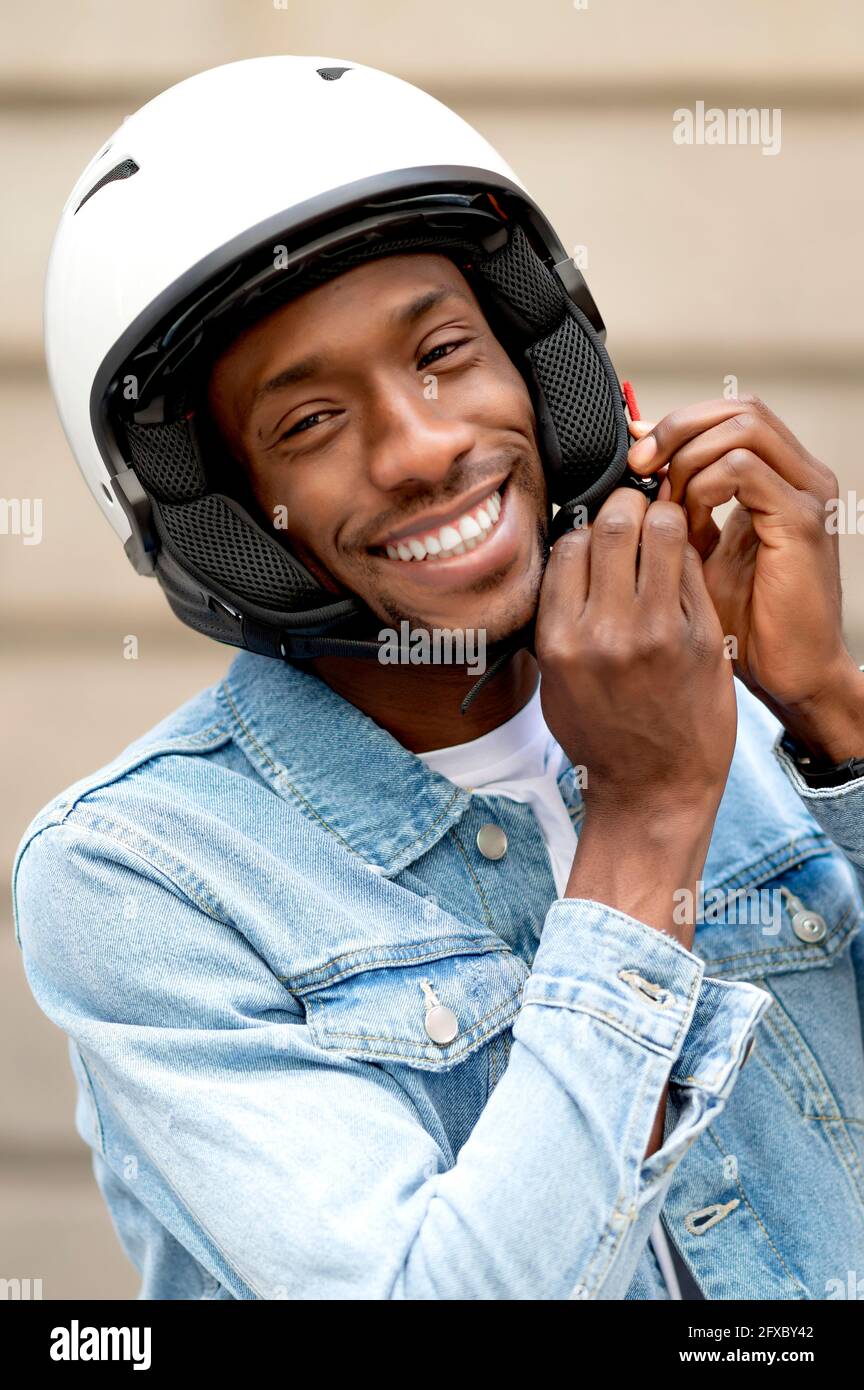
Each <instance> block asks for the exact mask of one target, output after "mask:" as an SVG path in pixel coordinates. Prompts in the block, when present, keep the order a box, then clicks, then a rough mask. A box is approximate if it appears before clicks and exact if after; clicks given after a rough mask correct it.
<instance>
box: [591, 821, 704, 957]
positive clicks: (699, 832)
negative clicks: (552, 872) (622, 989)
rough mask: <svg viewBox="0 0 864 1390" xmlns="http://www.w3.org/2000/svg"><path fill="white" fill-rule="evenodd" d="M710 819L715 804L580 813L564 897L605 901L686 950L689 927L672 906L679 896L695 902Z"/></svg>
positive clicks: (690, 933) (676, 904) (690, 937)
mask: <svg viewBox="0 0 864 1390" xmlns="http://www.w3.org/2000/svg"><path fill="white" fill-rule="evenodd" d="M715 815H716V806H713V807H711V808H702V809H700V810H699V811H698V812H694V811H693V810H692V809H691V810H690V811H689V813H688V814H686V815H685V814H684V813H683V812H676V813H675V814H674V815H665V816H664V815H662V814H655V815H652V817H651V818H645V817H641V818H635V817H622V816H621V815H619V816H617V817H616V818H615V819H614V820H611V819H608V818H604V817H602V816H600V815H596V814H595V815H594V816H592V815H591V814H590V813H587V812H586V818H585V821H584V823H583V826H582V829H581V831H580V833H579V841H578V844H577V848H576V853H575V856H574V858H573V866H572V869H571V871H570V877H569V879H568V882H567V886H566V889H565V892H564V896H565V897H568V898H586V899H589V900H590V901H592V902H599V903H605V904H606V906H607V907H611V908H615V909H616V910H617V911H619V912H626V913H627V915H628V916H630V917H634V918H636V920H637V921H640V922H645V923H646V924H647V925H648V926H651V927H654V928H656V929H658V930H660V931H665V932H668V933H669V935H671V936H674V937H675V938H676V939H677V940H678V941H680V942H681V943H682V945H684V946H687V947H688V949H689V947H690V946H691V945H692V941H693V933H694V923H693V922H691V921H687V922H681V920H680V918H681V914H680V910H679V911H678V912H676V908H677V907H679V905H680V903H681V902H682V894H685V893H690V894H693V895H694V899H695V894H696V890H697V884H698V880H699V878H700V875H701V873H702V870H703V868H704V865H705V859H706V857H707V854H708V848H709V845H710V843H711V832H712V829H713V825H714V818H715Z"/></svg>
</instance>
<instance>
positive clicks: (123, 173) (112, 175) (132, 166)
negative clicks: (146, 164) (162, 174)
mask: <svg viewBox="0 0 864 1390" xmlns="http://www.w3.org/2000/svg"><path fill="white" fill-rule="evenodd" d="M109 148H110V147H109ZM138 168H139V166H138V165H137V164H136V163H135V160H134V159H124V160H123V161H122V162H121V163H120V164H115V165H114V168H113V169H109V170H108V173H107V174H103V175H102V177H101V179H99V181H98V182H97V183H94V185H93V187H92V188H91V189H90V192H89V193H85V194H84V197H83V198H82V199H81V202H80V203H79V204H78V206H77V208H76V209H75V212H80V211H81V209H82V208H83V206H84V204H85V203H86V202H87V199H88V198H92V197H93V194H94V193H98V192H99V189H100V188H104V187H105V185H106V183H113V182H114V180H115V179H128V178H131V177H132V175H133V174H137V173H138ZM74 215H75V214H74V213H73V216H74Z"/></svg>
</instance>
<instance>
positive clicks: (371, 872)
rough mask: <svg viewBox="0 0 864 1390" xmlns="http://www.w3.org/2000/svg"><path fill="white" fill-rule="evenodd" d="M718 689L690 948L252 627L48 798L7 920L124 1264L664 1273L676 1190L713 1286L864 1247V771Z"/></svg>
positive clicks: (500, 802) (569, 774)
mask: <svg viewBox="0 0 864 1390" xmlns="http://www.w3.org/2000/svg"><path fill="white" fill-rule="evenodd" d="M737 691H738V702H739V726H738V738H737V745H736V751H735V756H734V759H733V763H732V767H731V771H730V775H729V780H728V784H727V788H726V792H725V795H724V797H723V801H722V804H721V807H720V811H719V815H718V817H717V822H716V826H715V830H714V835H713V839H712V843H711V848H710V852H709V855H708V860H707V863H706V867H705V872H704V883H705V891H706V897H705V904H704V906H705V914H704V915H705V917H706V920H705V921H704V922H702V923H701V924H700V925H699V926H698V928H697V934H696V940H695V945H694V950H693V951H688V950H686V949H685V948H684V947H683V946H681V945H680V944H679V943H678V942H677V941H676V940H675V939H674V938H673V937H672V936H671V935H667V934H665V933H662V932H659V931H656V930H654V929H652V928H650V927H648V926H647V925H645V924H644V923H641V922H639V921H636V920H635V919H633V918H631V917H629V916H628V915H626V914H625V913H623V912H618V911H615V910H613V909H612V908H609V907H606V906H603V905H600V904H598V903H594V902H591V901H588V900H584V899H556V890H555V885H554V882H553V878H552V872H551V868H550V864H549V858H548V854H547V851H546V848H545V845H544V842H543V838H542V835H541V832H540V828H539V826H538V824H537V821H536V819H535V818H534V814H533V812H532V811H531V809H530V807H528V806H526V805H524V804H522V803H518V802H514V801H512V800H508V799H506V798H501V797H489V798H484V797H481V796H479V795H477V794H472V793H471V792H469V791H465V790H462V789H461V788H458V787H456V786H455V785H454V784H453V783H452V782H450V781H448V780H447V779H446V778H444V777H442V776H440V775H439V774H437V773H435V772H433V771H431V770H430V769H429V768H427V767H426V765H425V764H424V763H423V762H422V761H421V760H420V759H419V758H417V757H416V756H415V755H414V754H412V753H410V752H408V751H407V750H406V749H405V748H404V747H402V746H401V745H400V744H399V743H398V742H397V741H396V740H395V739H393V738H392V737H391V736H390V735H389V734H388V733H386V732H385V731H384V730H382V729H381V728H380V727H379V726H377V725H376V724H375V723H374V722H373V721H372V720H370V719H369V718H367V716H365V715H364V714H362V713H361V712H360V711H359V710H357V709H356V708H355V707H354V706H352V705H350V704H349V703H347V702H346V701H344V700H343V699H341V698H340V697H339V696H337V695H336V694H335V693H334V692H333V691H332V690H330V689H329V687H328V686H326V685H325V684H323V683H322V682H321V681H320V680H319V679H318V678H317V677H315V676H314V675H312V674H310V673H309V672H308V671H303V670H300V669H299V668H297V667H292V666H290V665H283V664H281V663H278V662H274V661H272V660H271V659H269V658H267V657H263V656H255V655H251V654H248V653H241V654H240V655H238V656H237V657H236V658H235V660H234V662H233V664H232V666H231V669H230V671H229V673H228V676H227V679H226V681H225V682H224V684H222V685H219V686H215V687H213V688H211V689H208V690H205V691H203V692H202V693H201V694H200V695H198V696H196V697H195V698H194V699H192V700H191V701H189V702H188V703H186V704H185V705H183V706H182V707H181V708H180V709H179V710H177V711H175V713H174V714H172V715H171V716H170V717H169V718H167V719H166V720H164V721H163V722H161V723H160V724H159V725H157V726H156V727H155V728H154V729H152V730H151V731H150V732H149V733H148V734H147V735H145V736H144V737H142V738H140V739H139V740H137V741H136V742H135V743H134V744H132V745H131V746H130V747H129V748H127V749H126V750H125V752H123V753H122V754H121V755H120V756H119V757H117V758H116V759H115V760H114V761H113V762H111V763H110V764H109V765H108V766H107V767H105V768H103V769H101V770H100V771H99V772H97V773H95V774H94V775H92V776H90V777H87V778H84V779H82V780H81V781H79V782H77V783H75V784H74V785H73V786H72V787H70V788H69V789H68V790H67V791H66V792H64V793H63V794H62V795H61V796H58V797H57V798H56V799H55V800H53V801H52V802H51V803H50V804H49V805H47V806H46V807H45V808H44V809H43V810H42V811H41V812H40V813H39V814H38V815H37V816H36V817H35V819H34V820H33V821H32V822H31V824H30V826H29V827H28V829H27V831H26V833H25V835H24V837H23V839H22V841H21V845H20V846H19V851H18V855H17V857H16V862H15V873H14V898H15V909H16V935H17V940H18V942H19V945H20V947H21V950H22V954H23V962H24V967H25V970H26V974H27V978H28V981H29V984H30V987H31V988H32V991H33V993H34V995H35V997H36V999H37V1001H38V1003H39V1004H40V1006H41V1008H42V1009H43V1010H44V1012H45V1013H46V1014H47V1015H48V1017H49V1018H50V1019H52V1020H53V1021H54V1023H56V1024H57V1025H58V1026H59V1027H60V1028H62V1029H63V1030H64V1031H65V1032H66V1033H67V1034H68V1036H69V1039H70V1057H71V1061H72V1066H73V1069H74V1072H75V1076H76V1078H77V1083H78V1101H77V1107H76V1126H77V1129H78V1132H79V1134H80V1135H81V1137H82V1138H83V1139H84V1140H85V1141H86V1142H87V1144H89V1145H90V1146H91V1147H92V1149H93V1164H94V1171H95V1176H96V1179H97V1181H98V1183H99V1185H100V1188H101V1190H102V1192H103V1194H104V1197H105V1199H106V1201H107V1203H108V1205H109V1208H110V1210H111V1213H112V1216H113V1220H114V1223H115V1226H116V1229H117V1231H118V1233H119V1236H120V1238H121V1240H122V1242H123V1244H124V1247H125V1249H126V1250H127V1252H128V1254H129V1256H130V1257H131V1259H132V1260H133V1261H134V1263H135V1265H136V1266H137V1268H138V1269H139V1271H140V1273H141V1276H142V1286H141V1292H140V1295H139V1296H140V1297H141V1298H169V1299H221V1298H235V1299H252V1298H265V1299H278V1298H290V1299H391V1298H393V1299H406V1298H410V1299H568V1298H582V1299H615V1298H625V1297H626V1298H636V1299H647V1298H655V1297H656V1298H663V1297H666V1292H665V1289H664V1286H663V1283H662V1279H661V1276H660V1272H659V1268H658V1265H657V1262H656V1258H655V1256H654V1254H653V1251H652V1248H651V1245H650V1244H649V1242H648V1237H649V1234H650V1230H651V1227H652V1225H653V1223H654V1221H655V1219H656V1218H657V1216H658V1213H660V1211H661V1208H662V1212H663V1219H664V1223H665V1225H666V1227H667V1230H668V1232H669V1234H670V1236H671V1238H672V1240H673V1241H674V1243H675V1245H676V1246H677V1247H678V1249H679V1251H680V1252H681V1254H682V1256H683V1258H684V1259H685V1260H686V1262H687V1264H688V1266H689V1268H690V1269H691V1270H692V1273H693V1275H694V1277H695V1279H696V1281H697V1283H698V1284H699V1285H700V1287H701V1288H702V1290H703V1292H704V1294H705V1296H706V1297H707V1298H709V1299H733V1298H740V1299H755V1298H776V1299H823V1298H826V1297H831V1296H835V1295H833V1294H832V1292H831V1290H832V1289H833V1288H834V1287H835V1285H834V1284H832V1282H831V1281H838V1284H842V1285H847V1284H848V1279H849V1274H850V1272H853V1273H855V1275H856V1277H857V1278H861V1277H862V1276H864V1051H862V1012H864V937H862V933H861V922H862V906H864V904H862V896H861V880H862V879H864V870H862V865H864V778H862V779H860V780H859V781H857V782H855V783H852V784H849V785H847V786H845V787H842V788H840V789H837V790H828V791H821V792H813V791H809V790H808V789H807V788H806V787H805V785H804V784H803V783H802V782H801V781H800V779H799V778H798V775H797V773H796V772H795V770H794V768H792V767H791V765H790V764H788V762H786V760H785V755H784V754H783V753H782V751H781V750H779V749H778V747H777V742H778V738H779V733H780V726H779V724H778V723H777V721H776V720H775V719H774V717H773V716H772V715H771V714H769V712H768V711H767V710H766V709H765V708H764V707H763V706H762V705H761V704H760V703H759V702H758V701H757V700H755V699H754V698H753V697H752V696H751V695H750V694H749V693H748V692H747V691H746V690H745V689H744V688H743V687H742V686H737ZM576 782H577V777H576V772H575V770H574V769H573V768H572V767H571V766H570V765H569V764H568V765H567V766H565V768H564V770H563V771H562V774H561V778H560V789H561V795H562V797H563V798H564V801H565V804H566V805H567V807H568V810H569V812H570V814H571V815H572V817H573V820H574V825H575V827H576V829H577V830H578V828H579V824H580V821H581V817H582V813H583V807H582V803H581V799H580V794H579V790H578V786H577V785H576ZM490 821H491V822H493V823H495V824H497V825H499V826H501V827H502V828H503V829H504V831H505V833H506V836H507V840H508V848H507V852H506V854H505V855H504V857H503V858H501V859H498V860H491V859H488V858H485V857H484V856H483V854H482V853H481V852H480V850H479V848H478V845H477V832H478V830H479V828H480V827H481V826H482V825H484V824H487V823H489V822H490ZM736 889H740V890H747V892H746V894H745V895H744V896H739V897H737V898H736V897H735V896H734V890H736ZM710 890H723V894H724V895H725V897H724V898H723V902H724V903H725V907H723V906H722V904H721V905H718V898H720V896H721V895H720V894H719V893H713V895H712V892H711V891H710ZM756 890H762V892H761V894H760V893H759V892H757V891H756ZM748 903H749V908H747V910H742V905H743V906H745V907H746V905H747V904H748ZM765 903H768V904H770V905H771V911H770V912H766V911H765V910H764V904H765ZM709 904H711V905H713V906H711V907H709ZM754 904H760V905H761V906H759V907H758V908H757V907H754ZM696 906H698V905H697V904H694V907H696ZM712 919H713V920H712ZM802 923H803V925H802ZM814 923H815V926H814ZM430 991H431V994H430ZM433 996H434V999H437V1000H438V1001H439V1002H440V1004H441V1005H443V1006H446V1007H447V1008H449V1009H451V1010H452V1011H453V1013H454V1014H455V1017H456V1025H457V1027H458V1031H457V1033H456V1036H455V1038H453V1039H452V1041H447V1042H441V1041H437V1042H436V1041H434V1040H433V1038H431V1037H430V1035H429V1033H428V1032H427V1027H426V1024H427V1017H426V1011H427V1009H428V1008H429V1007H430V1006H431V1003H432V1002H433ZM432 1031H433V1032H434V1031H435V1030H434V1029H433V1030H432ZM751 1041H752V1042H753V1044H754V1045H753V1046H752V1048H751V1047H750V1046H749V1044H750V1043H751ZM748 1053H749V1055H748ZM667 1080H668V1081H669V1083H670V1090H669V1104H668V1107H667V1119H666V1130H665V1138H664V1142H663V1145H662V1147H661V1148H660V1149H659V1150H658V1151H657V1152H656V1153H654V1154H653V1155H652V1156H651V1157H650V1158H649V1159H647V1160H645V1158H644V1154H645V1150H646V1148H647V1146H648V1142H649V1137H650V1134H651V1129H652V1126H653V1122H654V1118H655V1115H656V1112H657V1108H658V1104H659V1102H660V1098H661V1095H662V1092H663V1088H664V1085H665V1084H666V1082H667ZM849 1287H851V1285H849ZM852 1296H854V1294H853V1295H852Z"/></svg>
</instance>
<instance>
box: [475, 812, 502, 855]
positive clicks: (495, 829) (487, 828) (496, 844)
mask: <svg viewBox="0 0 864 1390" xmlns="http://www.w3.org/2000/svg"><path fill="white" fill-rule="evenodd" d="M477 848H478V849H479V851H480V853H481V854H482V855H483V858H484V859H503V858H504V855H505V854H506V853H507V836H506V835H505V834H504V831H503V830H502V829H501V827H500V825H493V824H492V822H491V821H490V822H489V824H488V825H481V827H480V829H479V830H478V831H477Z"/></svg>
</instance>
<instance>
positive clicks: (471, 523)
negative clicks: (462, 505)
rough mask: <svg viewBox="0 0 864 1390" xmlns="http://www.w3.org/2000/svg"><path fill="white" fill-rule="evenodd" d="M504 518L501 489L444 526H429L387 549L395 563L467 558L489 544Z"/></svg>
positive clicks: (395, 541)
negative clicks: (455, 556) (500, 520)
mask: <svg viewBox="0 0 864 1390" xmlns="http://www.w3.org/2000/svg"><path fill="white" fill-rule="evenodd" d="M500 515H501V492H500V490H499V489H498V488H496V489H494V491H492V492H490V493H488V495H487V496H486V497H484V498H482V499H481V500H480V501H479V502H477V503H475V504H474V505H473V506H472V507H469V508H468V509H467V510H466V511H465V512H463V513H462V515H461V516H458V517H455V518H454V519H453V520H451V521H448V522H445V523H444V524H443V525H441V526H428V527H425V528H421V529H419V530H417V531H415V532H412V533H411V534H410V535H407V536H400V537H399V538H398V539H397V540H394V541H391V542H390V543H388V544H387V545H386V546H385V547H384V550H385V552H386V554H387V556H388V558H389V559H391V560H399V561H401V562H403V563H415V562H419V563H422V562H423V561H426V562H427V563H428V562H430V561H438V560H447V559H449V558H450V557H451V556H453V555H465V554H467V553H468V552H469V551H471V550H476V549H477V548H478V547H480V546H482V545H485V543H486V542H487V540H488V539H489V538H490V537H491V536H492V534H493V532H494V531H495V528H496V527H497V525H498V521H499V518H500Z"/></svg>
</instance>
